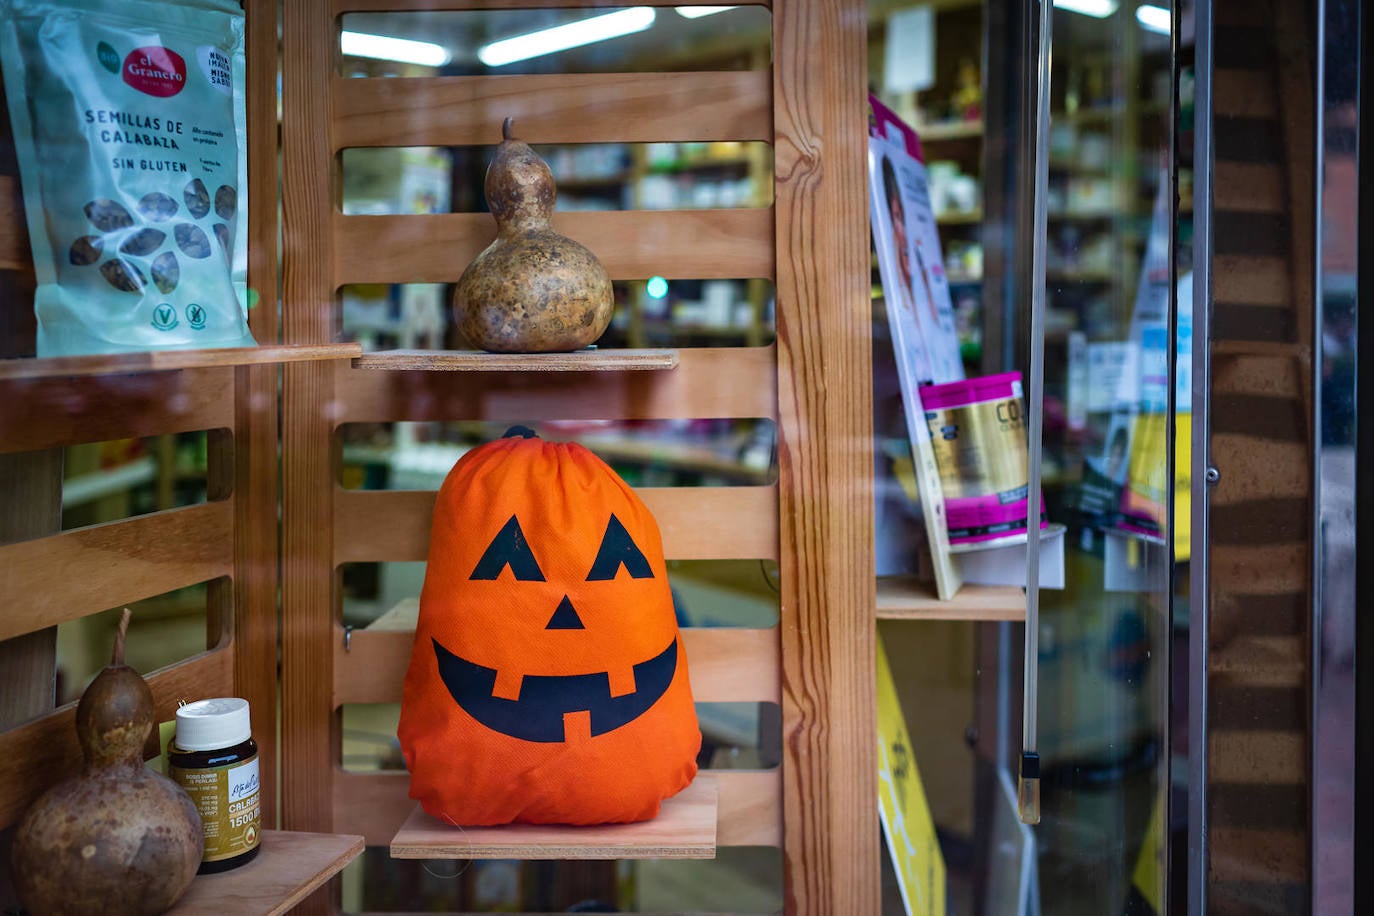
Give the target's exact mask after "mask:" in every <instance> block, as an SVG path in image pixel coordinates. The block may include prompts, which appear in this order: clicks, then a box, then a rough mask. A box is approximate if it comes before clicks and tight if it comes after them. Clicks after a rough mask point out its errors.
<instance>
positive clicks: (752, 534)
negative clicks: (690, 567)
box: [334, 487, 778, 563]
mask: <svg viewBox="0 0 1374 916" xmlns="http://www.w3.org/2000/svg"><path fill="white" fill-rule="evenodd" d="M636 492H637V493H638V495H639V497H640V498H641V499H643V500H644V502H645V504H646V505H647V506H648V507H649V509H650V511H652V512H653V513H654V518H655V520H656V521H657V522H658V525H659V529H660V531H661V532H662V534H663V552H664V556H665V557H667V558H668V559H670V560H717V559H746V560H753V559H761V560H776V559H777V556H778V529H777V525H776V524H775V523H773V522H772V520H773V519H775V518H777V514H778V491H777V488H776V487H702V488H686V487H677V488H673V487H666V488H645V489H641V490H638V491H636ZM436 495H437V494H435V493H434V492H429V491H424V492H422V491H363V490H353V491H349V490H341V491H339V492H338V493H337V495H336V498H335V504H334V560H335V562H336V563H360V562H373V561H387V562H419V561H423V560H425V559H426V558H427V557H428V555H429V526H430V519H431V517H432V516H433V514H434V499H435V496H436Z"/></svg>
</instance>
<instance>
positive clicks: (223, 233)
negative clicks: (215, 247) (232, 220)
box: [215, 223, 234, 263]
mask: <svg viewBox="0 0 1374 916" xmlns="http://www.w3.org/2000/svg"><path fill="white" fill-rule="evenodd" d="M215 238H217V239H219V247H220V248H221V249H222V250H223V251H224V260H225V261H226V262H229V263H232V262H233V260H234V251H233V248H234V240H233V239H231V238H229V227H228V226H226V225H225V224H224V223H215Z"/></svg>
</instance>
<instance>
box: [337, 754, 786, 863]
mask: <svg viewBox="0 0 1374 916" xmlns="http://www.w3.org/2000/svg"><path fill="white" fill-rule="evenodd" d="M708 772H709V773H710V774H711V777H712V778H713V779H715V780H716V784H717V786H718V787H719V789H720V822H719V824H718V825H717V828H716V830H717V833H716V844H717V845H718V846H778V845H780V844H781V842H782V780H781V779H780V778H779V774H778V771H777V770H765V771H762V772H760V771H754V770H710V771H708ZM333 775H334V778H333V783H334V817H333V820H334V830H335V831H336V832H338V833H352V834H360V835H362V836H363V837H365V838H366V839H367V845H369V846H389V845H390V844H391V838H392V837H393V836H395V834H396V831H397V830H398V829H399V828H400V826H401V824H402V823H403V822H404V821H405V819H406V818H407V817H408V816H409V815H410V812H411V811H413V810H414V809H415V802H414V801H413V800H412V799H411V798H410V794H409V791H410V777H409V775H408V774H406V773H404V772H384V773H350V772H347V771H344V770H340V769H337V768H336V769H335V770H334V774H333Z"/></svg>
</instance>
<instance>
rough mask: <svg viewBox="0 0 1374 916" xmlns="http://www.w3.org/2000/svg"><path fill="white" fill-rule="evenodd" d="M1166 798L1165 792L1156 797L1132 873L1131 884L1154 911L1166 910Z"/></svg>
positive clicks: (1161, 911)
mask: <svg viewBox="0 0 1374 916" xmlns="http://www.w3.org/2000/svg"><path fill="white" fill-rule="evenodd" d="M1164 799H1165V794H1164V793H1160V796H1159V798H1157V799H1155V808H1154V812H1153V813H1152V814H1151V815H1150V826H1149V828H1148V829H1147V830H1146V831H1145V842H1144V843H1143V844H1142V845H1141V847H1140V855H1139V856H1138V857H1137V858H1136V860H1135V871H1134V872H1133V873H1132V875H1131V885H1132V886H1133V888H1134V889H1135V891H1136V893H1138V894H1140V897H1141V899H1142V900H1144V901H1145V903H1146V904H1147V905H1148V906H1149V907H1150V911H1151V912H1153V913H1163V912H1164V899H1163V897H1164V861H1163V860H1164Z"/></svg>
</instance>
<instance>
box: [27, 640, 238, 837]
mask: <svg viewBox="0 0 1374 916" xmlns="http://www.w3.org/2000/svg"><path fill="white" fill-rule="evenodd" d="M232 666H233V656H232V651H231V648H230V646H224V647H221V648H218V649H215V650H214V651H211V652H207V653H204V654H203V655H199V656H197V657H195V658H192V659H187V660H186V661H184V662H180V663H178V664H176V665H173V666H171V667H168V668H165V669H163V670H161V671H158V672H155V673H152V674H150V675H148V676H147V680H148V686H149V688H151V690H152V692H153V704H154V706H155V708H156V718H155V721H158V722H166V721H168V720H170V719H174V718H176V708H177V704H178V703H179V702H181V701H183V700H186V699H187V698H195V697H205V696H230V695H232V693H233V689H234V680H233V669H232ZM80 761H81V750H80V747H79V746H78V744H77V741H76V704H75V703H69V704H67V705H66V706H63V707H62V708H61V709H59V710H57V711H56V712H54V713H53V714H51V715H49V716H45V717H43V718H42V719H38V720H36V721H34V722H30V723H29V724H27V725H23V726H20V727H19V728H15V729H12V730H10V731H7V732H0V829H3V828H5V827H7V826H9V825H10V824H12V823H14V822H15V821H16V820H17V819H18V818H19V815H20V814H21V813H22V812H23V810H24V808H25V807H26V806H27V805H28V804H29V803H30V802H31V801H33V799H34V798H35V797H36V796H37V795H38V794H39V793H40V792H42V791H43V790H44V789H46V788H47V787H48V786H50V785H52V784H53V783H55V782H57V781H58V780H59V779H61V778H62V777H64V776H66V775H68V774H69V773H72V772H74V771H75V770H76V769H78V768H79V767H80Z"/></svg>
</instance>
